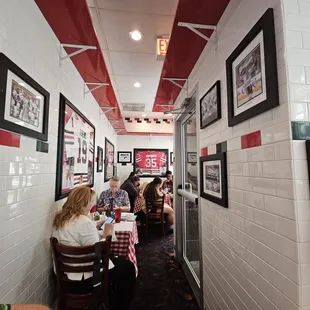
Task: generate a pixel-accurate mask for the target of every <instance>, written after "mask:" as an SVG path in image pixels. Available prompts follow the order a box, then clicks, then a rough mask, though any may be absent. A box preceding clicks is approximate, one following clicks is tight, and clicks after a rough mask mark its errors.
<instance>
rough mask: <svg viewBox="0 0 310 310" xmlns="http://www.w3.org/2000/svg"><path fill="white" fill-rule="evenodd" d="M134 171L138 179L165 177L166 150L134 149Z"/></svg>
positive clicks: (166, 164) (166, 168) (166, 167)
mask: <svg viewBox="0 0 310 310" xmlns="http://www.w3.org/2000/svg"><path fill="white" fill-rule="evenodd" d="M133 153H134V159H133V160H134V168H133V170H134V171H137V170H138V169H139V170H140V172H141V174H139V177H155V176H159V177H160V176H165V175H166V171H167V170H168V164H169V163H168V159H169V158H168V156H169V150H168V149H134V150H133Z"/></svg>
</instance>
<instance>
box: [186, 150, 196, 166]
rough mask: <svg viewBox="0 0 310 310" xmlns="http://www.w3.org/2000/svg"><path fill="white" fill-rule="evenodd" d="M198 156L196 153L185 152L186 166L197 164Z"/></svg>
mask: <svg viewBox="0 0 310 310" xmlns="http://www.w3.org/2000/svg"><path fill="white" fill-rule="evenodd" d="M193 155H194V156H195V157H196V160H192V159H191V158H192V156H193ZM197 159H198V154H197V152H187V163H188V164H197Z"/></svg>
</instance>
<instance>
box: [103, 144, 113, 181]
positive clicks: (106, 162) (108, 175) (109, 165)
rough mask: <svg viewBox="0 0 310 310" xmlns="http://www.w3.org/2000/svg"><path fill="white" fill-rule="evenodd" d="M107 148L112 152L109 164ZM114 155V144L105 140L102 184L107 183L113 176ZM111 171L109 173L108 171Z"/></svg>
mask: <svg viewBox="0 0 310 310" xmlns="http://www.w3.org/2000/svg"><path fill="white" fill-rule="evenodd" d="M108 148H111V149H112V150H113V151H112V155H111V158H112V162H109V158H108V152H109V150H108ZM114 154H115V148H114V144H113V143H112V142H111V141H110V140H109V139H108V138H105V147H104V182H108V181H109V180H110V179H111V177H112V176H113V175H114V161H115V159H114ZM110 170H111V171H110Z"/></svg>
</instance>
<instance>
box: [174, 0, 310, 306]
mask: <svg viewBox="0 0 310 310" xmlns="http://www.w3.org/2000/svg"><path fill="white" fill-rule="evenodd" d="M309 5H310V2H309V0H299V1H297V0H260V1H254V0H251V1H249V0H231V2H230V4H229V5H228V7H227V9H226V11H225V13H224V15H223V17H222V19H221V21H220V22H219V24H218V51H215V49H214V46H212V45H211V44H207V46H206V48H205V50H204V51H203V53H202V54H201V56H200V58H199V60H198V62H197V64H196V66H195V68H194V69H193V71H192V73H191V75H190V80H189V84H190V85H189V86H190V89H189V92H190V91H191V88H193V87H194V86H195V84H196V83H197V81H198V83H199V91H200V98H201V97H202V96H203V95H204V93H205V92H206V91H207V90H208V89H209V88H210V87H211V86H212V85H213V84H214V82H215V81H216V80H217V79H220V80H221V87H222V119H221V120H220V121H218V122H216V123H215V124H213V125H211V126H209V127H207V128H206V129H205V130H202V131H200V133H199V134H200V148H202V147H206V146H207V147H208V151H209V154H212V153H215V152H216V148H215V145H216V144H217V143H219V142H222V141H224V140H227V148H228V152H227V160H228V194H229V208H228V209H224V208H221V207H219V206H218V205H216V204H214V203H212V202H210V201H208V200H205V199H201V201H200V202H201V204H200V205H201V212H202V219H201V224H202V236H203V240H202V243H203V288H204V302H205V305H204V306H205V308H206V309H220V310H222V309H251V310H253V309H264V310H276V309H277V310H279V309H280V310H295V309H296V310H297V309H307V310H309V309H310V297H309V296H310V282H309V276H310V271H309V270H310V266H309V263H310V242H309V240H310V237H309V236H310V229H309V227H310V225H309V224H310V223H309V220H310V210H309V183H308V180H307V179H308V176H307V166H306V160H305V159H306V155H305V150H304V143H303V142H297V141H292V140H291V123H290V120H291V119H298V120H307V121H308V120H309V117H310V115H309V111H308V104H309V102H310V85H309V84H307V83H310V69H309V68H310V50H309V33H310V9H309ZM269 7H272V8H273V9H274V13H275V29H276V48H277V67H278V78H279V94H280V106H279V107H277V108H275V109H273V110H271V111H268V112H265V113H263V114H261V115H259V116H257V117H254V118H252V119H250V120H247V121H245V122H243V123H241V124H238V125H237V126H234V127H232V128H229V127H228V126H227V93H226V73H225V71H226V70H225V61H226V59H227V58H228V56H229V55H230V54H231V52H232V51H233V50H234V49H235V47H236V46H237V45H238V43H239V42H240V41H241V40H242V39H243V38H244V36H245V35H246V34H247V33H248V31H249V29H251V28H252V26H253V25H254V24H255V23H256V21H257V20H258V19H259V18H260V17H261V16H262V15H263V13H264V12H265V11H266V9H267V8H269ZM284 23H285V27H284ZM307 46H308V47H307ZM307 66H308V67H307ZM307 74H308V76H307ZM307 79H308V80H307ZM184 97H185V94H184V93H181V95H180V96H179V98H178V102H177V103H180V102H182V100H183V99H184ZM288 102H290V104H289V103H288ZM301 115H302V119H300V118H301ZM297 116H298V117H299V118H297ZM294 117H295V118H294ZM198 119H199V117H198V118H197V120H198ZM256 130H261V134H262V145H261V146H260V147H256V148H250V149H245V150H242V149H241V145H240V136H242V135H244V134H247V133H250V132H253V131H256Z"/></svg>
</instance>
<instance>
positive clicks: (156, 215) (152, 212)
mask: <svg viewBox="0 0 310 310" xmlns="http://www.w3.org/2000/svg"><path fill="white" fill-rule="evenodd" d="M165 196H166V195H165V194H164V195H163V198H162V202H161V205H160V206H154V205H151V204H150V203H149V202H148V201H147V200H146V215H145V235H146V236H148V229H149V223H152V224H161V229H162V234H163V236H165V217H164V205H165Z"/></svg>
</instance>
